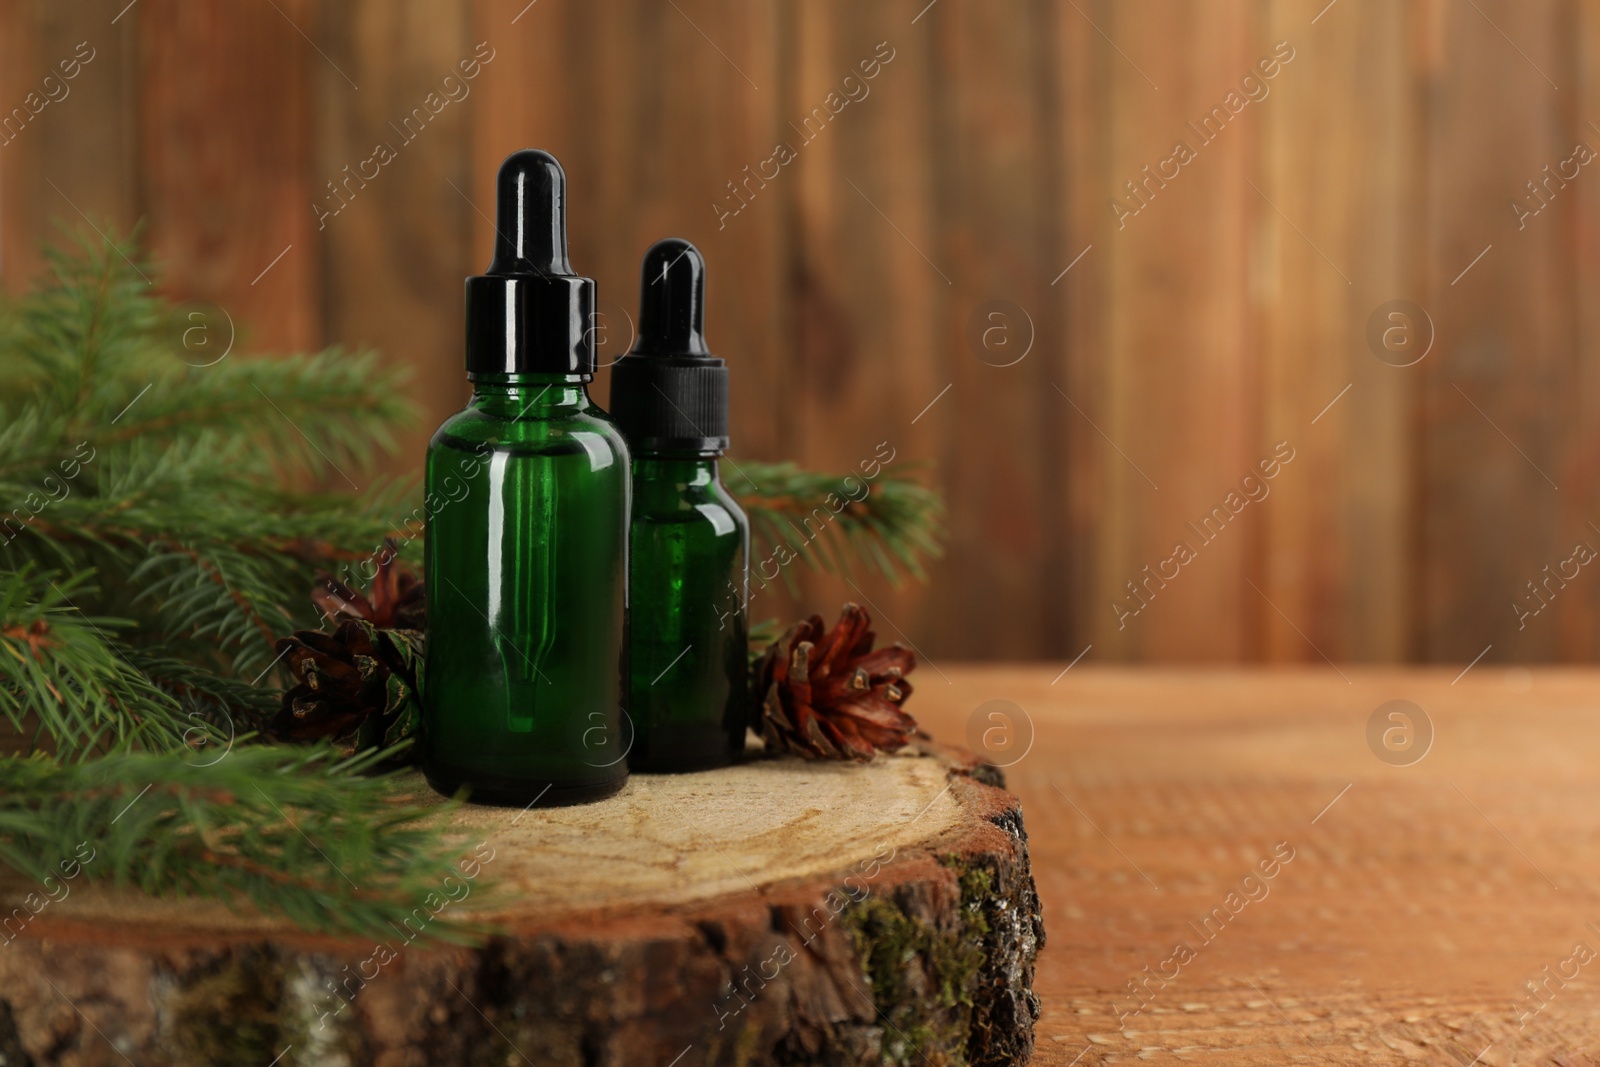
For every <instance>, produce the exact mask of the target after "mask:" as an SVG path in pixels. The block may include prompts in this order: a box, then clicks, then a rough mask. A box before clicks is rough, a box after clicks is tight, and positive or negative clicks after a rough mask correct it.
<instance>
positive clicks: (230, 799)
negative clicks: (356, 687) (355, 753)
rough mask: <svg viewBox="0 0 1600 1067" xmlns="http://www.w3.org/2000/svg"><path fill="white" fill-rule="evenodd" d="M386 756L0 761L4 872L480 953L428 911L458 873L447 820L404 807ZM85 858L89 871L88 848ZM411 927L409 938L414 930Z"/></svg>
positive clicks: (461, 930)
mask: <svg viewBox="0 0 1600 1067" xmlns="http://www.w3.org/2000/svg"><path fill="white" fill-rule="evenodd" d="M376 755H377V754H376V753H374V754H369V755H367V756H360V757H355V758H352V759H347V760H342V761H341V760H339V759H337V758H336V757H335V756H334V754H333V753H332V752H331V751H330V750H329V749H327V748H314V749H309V750H308V749H304V748H286V747H280V746H269V745H253V746H240V747H238V748H235V749H234V750H232V751H231V752H228V753H227V754H226V756H225V757H224V758H221V759H218V760H216V761H215V762H208V761H207V759H209V758H207V759H202V760H192V759H189V758H186V757H182V756H175V755H154V754H139V753H124V754H120V755H114V756H107V757H102V758H100V759H95V760H90V761H88V762H84V763H78V764H63V763H59V762H56V761H54V760H51V759H48V758H43V757H35V758H31V759H24V758H20V757H14V758H9V759H0V860H3V861H4V862H5V863H6V864H8V865H9V866H12V867H14V868H16V869H18V870H20V871H22V872H24V873H26V874H28V875H30V876H31V877H33V878H35V879H40V880H42V879H44V878H46V877H49V876H52V875H53V876H55V877H57V878H59V877H60V876H61V872H60V871H59V870H57V869H56V868H57V867H58V866H59V864H60V863H61V861H63V860H66V859H69V858H72V857H74V856H75V855H76V858H77V859H78V860H79V861H83V862H82V863H81V871H82V873H83V874H84V875H85V876H86V877H88V878H90V879H91V880H97V881H100V880H103V881H109V882H112V883H114V884H116V885H119V886H134V887H137V888H139V889H141V890H143V891H144V892H146V893H150V894H155V895H161V896H183V897H200V898H206V899H211V900H220V901H224V902H226V903H228V904H229V905H230V906H232V907H235V908H237V907H238V906H239V904H240V903H241V902H247V903H248V904H251V905H253V906H254V907H255V908H257V909H259V910H262V911H266V912H272V913H278V914H282V915H285V916H287V917H288V918H290V919H291V920H293V921H294V922H295V923H297V924H298V925H300V926H302V927H304V928H306V929H310V930H320V931H328V932H333V933H346V934H361V935H364V936H368V937H373V938H378V939H382V940H392V939H393V938H394V937H395V935H396V933H397V931H398V932H402V934H404V931H405V930H406V929H415V928H416V927H417V926H418V925H420V926H421V928H422V933H423V935H424V936H427V937H430V938H440V939H444V940H449V941H455V942H464V941H469V940H475V939H476V938H477V937H478V936H479V935H481V933H482V932H483V931H482V930H481V928H475V927H468V926H464V925H462V924H459V923H454V922H451V921H449V920H448V919H447V918H445V919H440V920H439V921H437V922H434V921H432V918H433V914H434V913H435V912H437V911H439V910H442V909H439V908H437V907H435V908H433V909H428V908H427V903H428V901H429V897H430V894H432V895H433V896H434V897H435V899H442V898H443V897H444V895H445V893H446V890H445V888H444V880H445V879H446V878H447V877H450V876H454V877H455V878H456V879H457V880H459V879H460V878H461V873H460V871H459V870H457V868H456V866H455V864H453V863H452V862H451V861H450V859H449V858H448V857H449V856H450V854H451V848H450V847H449V844H448V842H446V841H445V839H444V837H443V832H442V829H441V828H440V824H439V823H438V821H437V820H434V821H432V822H429V821H426V820H429V819H430V817H431V816H434V815H436V814H437V813H438V812H439V811H440V810H441V808H440V807H439V806H437V805H435V806H431V807H419V806H416V805H414V804H408V803H400V802H397V795H396V790H395V787H394V785H393V783H392V782H391V780H389V779H388V778H385V777H380V776H373V775H371V774H370V772H371V770H372V764H373V763H374V762H375V757H376ZM85 844H86V845H87V847H88V849H90V850H91V857H92V858H91V859H90V860H88V861H84V856H83V854H82V852H80V851H78V850H80V848H81V847H82V846H84V845H85ZM408 919H410V920H412V922H411V926H410V927H407V925H406V924H407V920H408Z"/></svg>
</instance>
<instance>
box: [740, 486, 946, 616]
mask: <svg viewBox="0 0 1600 1067" xmlns="http://www.w3.org/2000/svg"><path fill="white" fill-rule="evenodd" d="M739 472H740V474H742V475H743V477H742V478H740V479H736V480H735V481H736V484H735V486H734V489H735V492H734V495H735V496H736V497H737V498H738V499H739V503H740V505H741V506H742V507H743V508H744V510H745V513H746V515H748V516H749V519H750V530H751V534H752V538H753V540H754V542H755V543H754V544H753V545H752V549H751V551H752V555H753V556H754V558H755V559H758V560H764V559H772V558H776V559H777V561H778V562H779V564H780V566H781V564H782V561H783V560H784V559H785V558H786V557H787V555H788V554H790V553H792V554H794V555H797V556H799V557H800V558H801V559H804V560H805V561H806V562H807V563H808V564H810V565H811V566H813V567H816V568H818V569H819V570H822V571H825V572H827V573H830V574H839V575H844V576H846V577H848V576H850V575H851V574H852V572H853V571H852V568H853V565H854V564H856V563H860V564H863V565H865V566H866V568H867V569H868V570H872V571H877V572H878V573H879V574H882V575H883V576H884V577H885V578H887V579H889V581H890V582H892V583H895V584H898V583H899V581H900V579H901V572H902V570H903V571H905V572H907V573H909V574H910V575H912V576H913V577H915V578H918V579H925V578H926V576H927V575H926V570H925V568H924V561H925V560H926V559H930V558H937V557H938V556H939V555H940V554H941V553H942V551H943V549H942V547H941V545H940V539H941V537H942V536H943V526H942V520H943V515H944V501H943V498H941V497H940V495H939V494H938V492H937V491H935V490H933V489H929V488H928V487H926V486H924V485H922V484H920V483H919V482H917V481H915V480H913V479H912V478H908V477H905V476H903V475H900V474H890V473H888V472H886V471H884V472H880V473H879V474H878V476H877V477H876V478H873V479H866V478H863V477H862V476H860V475H857V474H851V475H848V476H845V475H830V474H822V473H818V472H815V471H808V470H802V469H801V468H800V467H797V466H796V465H795V464H793V463H756V462H753V461H749V460H746V461H744V462H742V463H740V464H739ZM782 573H783V574H784V578H785V581H786V582H788V583H789V584H790V587H791V589H792V588H793V579H792V577H791V575H790V574H789V572H788V571H787V570H784V571H783V572H782Z"/></svg>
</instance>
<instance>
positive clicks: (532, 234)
mask: <svg viewBox="0 0 1600 1067" xmlns="http://www.w3.org/2000/svg"><path fill="white" fill-rule="evenodd" d="M495 200H496V204H495V237H494V258H493V259H492V260H491V261H490V263H489V269H488V271H487V272H485V273H484V274H479V275H474V276H473V277H470V278H468V279H467V373H468V374H593V373H594V368H595V354H594V331H593V330H592V329H591V325H592V322H593V313H594V300H595V297H594V280H593V279H591V278H584V277H581V276H579V275H576V274H574V273H572V266H571V264H569V263H568V262H567V175H566V172H565V171H563V170H562V169H561V164H560V163H557V162H556V157H555V156H552V155H551V154H550V153H549V152H541V151H539V150H538V149H537V148H524V149H523V150H521V151H520V152H513V153H511V154H510V155H509V156H507V157H506V160H505V162H504V163H502V164H500V174H499V177H498V179H497V180H496V184H495Z"/></svg>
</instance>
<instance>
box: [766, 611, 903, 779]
mask: <svg viewBox="0 0 1600 1067" xmlns="http://www.w3.org/2000/svg"><path fill="white" fill-rule="evenodd" d="M872 642H873V633H872V616H870V615H868V614H867V611H866V609H865V608H862V607H860V606H858V605H856V604H846V605H845V606H844V611H843V612H842V613H841V614H840V616H839V621H838V623H837V624H836V625H835V626H834V627H833V629H831V630H825V629H824V628H823V625H822V616H820V615H813V616H811V618H810V619H808V620H806V621H804V622H800V623H796V624H795V625H794V626H792V627H790V628H789V630H788V632H786V633H785V634H784V635H783V636H782V637H780V638H778V640H776V641H774V642H773V643H772V645H771V646H769V647H768V648H767V650H766V652H765V653H763V654H762V656H761V658H760V659H759V660H758V661H757V662H756V665H755V668H754V674H753V676H752V689H751V696H752V698H753V700H752V702H753V703H755V704H757V706H758V710H757V711H756V716H757V722H758V725H759V729H760V733H761V736H762V737H763V738H765V739H766V742H767V746H768V748H771V749H773V750H775V751H778V752H788V753H793V754H794V755H797V756H804V757H805V758H806V759H853V760H863V761H864V760H870V759H872V757H873V756H874V754H875V753H876V752H877V751H878V750H880V749H881V750H882V751H884V752H893V751H894V750H896V749H898V748H901V747H903V746H904V745H905V744H906V742H907V741H909V740H910V739H911V734H912V732H913V731H915V730H916V728H917V721H916V720H915V719H913V718H912V717H911V716H910V715H907V714H906V713H905V712H904V711H902V710H901V708H900V705H901V704H902V703H903V702H904V701H905V699H906V697H908V696H910V695H911V684H910V683H909V682H907V681H905V676H906V675H907V674H909V673H911V670H912V668H914V667H915V666H916V665H917V658H916V656H915V655H914V654H913V653H912V652H911V650H910V649H908V648H902V647H901V646H900V645H891V646H889V647H888V648H880V649H876V650H874V649H873V647H872Z"/></svg>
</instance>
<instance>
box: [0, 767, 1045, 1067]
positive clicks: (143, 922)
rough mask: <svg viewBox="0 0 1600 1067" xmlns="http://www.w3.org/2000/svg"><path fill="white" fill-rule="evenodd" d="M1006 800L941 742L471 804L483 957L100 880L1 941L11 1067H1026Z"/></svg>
mask: <svg viewBox="0 0 1600 1067" xmlns="http://www.w3.org/2000/svg"><path fill="white" fill-rule="evenodd" d="M1000 785H1001V783H1000V782H999V780H998V774H997V772H995V771H994V770H993V769H992V768H987V767H981V766H979V765H977V764H975V763H974V762H973V761H972V759H971V757H970V756H967V755H966V754H964V753H956V752H954V751H952V750H949V749H944V748H940V747H936V746H931V745H928V746H922V747H919V748H916V749H911V750H907V751H905V752H903V753H900V754H897V755H895V756H893V757H888V758H879V759H878V760H876V761H874V762H873V763H871V764H866V765H855V764H852V765H842V764H831V763H828V764H824V763H804V762H800V761H795V760H758V761H755V762H751V763H747V764H744V765H741V766H738V767H733V768H729V769H726V770H722V771H713V772H708V773H705V774H697V775H683V776H663V775H636V776H634V778H633V779H632V780H631V782H630V783H629V785H628V787H627V789H625V790H624V791H623V792H622V793H621V794H619V795H618V796H616V797H614V798H611V799H609V800H606V801H602V802H600V803H598V804H591V805H586V806H582V807H573V808H558V809H552V810H540V809H535V810H531V811H527V812H519V811H516V810H514V809H499V808H486V807H467V808H464V809H457V810H456V811H454V812H451V813H449V815H448V816H447V817H448V818H449V819H451V821H452V826H453V828H454V829H458V830H459V831H460V832H461V834H462V842H463V844H462V855H463V856H464V857H466V858H467V859H468V861H469V862H468V864H467V865H466V866H465V867H464V870H465V871H467V872H470V873H471V877H468V876H467V875H465V874H464V875H463V877H462V878H461V879H459V880H458V881H457V883H456V884H455V885H452V886H442V887H441V896H440V898H439V899H440V901H444V902H445V903H444V904H443V906H441V907H439V910H438V912H437V915H438V917H439V918H440V919H443V918H446V917H448V918H452V919H476V920H487V921H492V922H494V923H495V924H497V925H498V926H499V927H500V929H501V930H502V933H500V934H498V935H496V936H494V937H491V938H489V939H488V940H487V941H485V942H484V943H483V944H481V945H478V946H475V947H468V948H451V947H444V948H441V947H439V946H438V945H437V944H431V943H430V944H425V943H424V941H423V940H420V939H419V940H416V941H415V942H414V943H413V941H412V938H415V937H416V936H417V933H418V931H419V930H421V929H423V928H425V927H426V925H427V924H428V923H429V922H431V921H435V920H434V918H433V915H432V914H431V913H430V912H429V911H428V910H427V909H423V910H420V911H419V912H418V913H417V915H416V920H415V922H414V923H411V922H408V923H406V924H405V928H404V929H400V930H396V932H395V936H394V937H393V938H392V939H389V940H388V941H386V942H383V943H381V944H374V943H369V942H366V941H362V940H351V939H335V938H328V937H322V936H317V935H311V934H307V933H305V932H303V931H300V930H297V929H296V928H294V927H293V926H292V925H290V924H288V923H287V922H286V921H284V920H281V919H277V918H275V917H271V916H264V915H261V914H258V913H254V912H248V911H245V912H235V911H231V910H229V909H227V908H226V907H223V906H221V905H217V904H212V903H208V902H196V901H173V900H155V899H151V898H148V897H144V896H142V895H139V894H134V893H128V892H119V891H114V890H109V889H105V888H102V887H100V886H94V885H84V886H81V887H79V888H76V889H74V890H73V891H72V893H71V895H70V896H69V897H67V898H66V899H65V900H63V901H61V902H60V903H52V904H51V905H49V906H48V907H47V908H46V909H45V910H44V911H42V912H40V914H39V915H38V916H37V917H36V918H34V919H32V920H31V921H30V922H29V923H28V924H27V925H26V926H25V927H24V928H23V929H22V931H21V933H20V935H18V936H17V937H16V938H15V939H14V940H11V941H9V942H6V943H0V1064H4V1067H45V1065H56V1064H62V1065H100V1064H124V1063H128V1062H131V1063H134V1064H138V1065H139V1067H147V1065H151V1067H153V1065H164V1064H171V1065H189V1064H228V1065H257V1067H268V1065H270V1064H273V1063H274V1060H275V1058H276V1057H281V1058H279V1059H277V1063H278V1064H279V1065H280V1067H294V1065H306V1067H309V1065H317V1067H321V1065H349V1067H357V1065H365V1064H373V1065H378V1067H401V1065H406V1067H410V1065H416V1067H449V1065H456V1064H463V1065H465V1064H473V1065H476V1064H485V1065H487V1064H518V1065H520V1064H530V1065H534V1067H698V1065H702V1064H706V1065H710V1064H718V1065H720V1064H730V1065H732V1064H739V1065H743V1064H878V1063H891V1064H907V1065H909V1064H929V1065H934V1067H938V1065H942V1064H974V1065H984V1067H988V1065H1001V1064H1020V1063H1025V1062H1027V1060H1028V1058H1029V1056H1030V1055H1031V1053H1032V1049H1033V1023H1034V1020H1035V1019H1036V1018H1037V1016H1038V1010H1039V1009H1038V1001H1037V999H1036V998H1035V997H1034V995H1033V990H1032V982H1033V962H1034V957H1035V955H1036V954H1037V952H1038V950H1039V948H1040V947H1041V945H1042V944H1043V940H1044V928H1043V924H1042V921H1041V918H1040V914H1039V903H1038V897H1037V895H1036V894H1035V892H1034V885H1033V878H1032V875H1031V873H1030V871H1029V867H1028V851H1027V841H1026V835H1025V834H1024V832H1023V827H1022V814H1021V811H1020V810H1019V808H1018V806H1017V801H1016V799H1015V798H1014V797H1013V796H1011V795H1010V794H1009V793H1006V792H1005V791H1004V790H1003V789H1002V788H1000ZM401 787H402V788H403V789H405V790H409V791H410V792H412V793H414V794H415V796H416V797H417V798H421V797H423V796H426V795H429V794H428V793H427V787H426V786H425V785H424V784H423V783H422V782H421V780H420V778H413V779H406V780H402V783H401ZM28 891H29V887H28V886H26V885H22V884H20V883H17V882H14V881H10V882H5V883H3V884H0V892H4V893H5V894H6V895H5V896H4V897H0V900H7V901H9V900H12V899H20V897H21V895H25V894H26V893H27V892H28ZM6 906H7V907H9V904H7V905H6ZM436 906H438V905H436Z"/></svg>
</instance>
